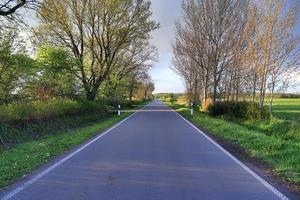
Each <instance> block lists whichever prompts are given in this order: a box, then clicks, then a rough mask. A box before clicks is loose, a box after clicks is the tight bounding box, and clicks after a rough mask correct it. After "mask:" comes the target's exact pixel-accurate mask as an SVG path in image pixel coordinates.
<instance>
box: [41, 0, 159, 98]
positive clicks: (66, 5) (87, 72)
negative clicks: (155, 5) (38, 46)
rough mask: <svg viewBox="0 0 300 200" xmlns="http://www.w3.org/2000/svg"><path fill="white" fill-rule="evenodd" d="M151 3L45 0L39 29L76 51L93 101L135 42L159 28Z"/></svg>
mask: <svg viewBox="0 0 300 200" xmlns="http://www.w3.org/2000/svg"><path fill="white" fill-rule="evenodd" d="M150 5H151V3H150V1H148V0H126V1H123V0H116V1H106V0H79V1H78V0H62V1H56V0H44V2H43V3H42V6H41V9H40V10H39V13H38V17H39V19H40V20H41V24H40V26H39V28H38V32H39V33H40V34H41V35H42V36H43V37H44V39H46V40H47V41H48V42H49V43H53V44H57V45H59V46H61V47H66V48H68V49H69V50H70V52H72V53H73V56H74V57H75V58H76V59H77V60H78V62H79V73H77V76H78V78H80V80H81V82H82V85H83V88H84V90H85V93H86V98H87V99H88V100H91V101H93V100H95V98H96V96H97V93H98V89H99V87H100V85H101V84H102V83H103V82H104V81H105V80H107V79H108V78H109V77H110V75H111V74H112V73H113V72H114V71H115V70H116V69H119V68H120V67H122V66H121V65H120V64H121V62H120V61H122V60H123V58H122V57H123V56H124V54H126V53H127V50H128V49H130V48H131V47H132V46H133V44H134V42H135V41H139V42H141V41H147V40H149V39H150V32H151V31H153V30H155V29H156V28H158V24H157V23H155V22H154V21H152V20H151V19H150V17H151V14H152V13H151V11H150Z"/></svg>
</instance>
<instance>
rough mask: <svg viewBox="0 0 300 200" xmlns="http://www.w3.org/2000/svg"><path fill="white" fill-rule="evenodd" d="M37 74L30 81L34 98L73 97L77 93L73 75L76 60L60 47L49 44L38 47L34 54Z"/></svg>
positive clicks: (76, 82) (76, 81)
mask: <svg viewBox="0 0 300 200" xmlns="http://www.w3.org/2000/svg"><path fill="white" fill-rule="evenodd" d="M36 60H37V63H38V69H37V72H36V73H37V75H36V78H35V79H34V80H32V82H31V83H30V90H31V93H33V94H34V96H35V97H36V98H39V99H47V98H51V97H68V98H74V97H75V96H76V94H77V93H78V87H79V84H78V80H77V79H76V76H75V75H74V71H75V70H76V61H75V59H73V58H72V56H71V55H70V54H69V53H68V52H66V51H65V50H64V49H62V48H54V47H51V46H49V45H43V46H41V47H39V49H38V51H37V55H36Z"/></svg>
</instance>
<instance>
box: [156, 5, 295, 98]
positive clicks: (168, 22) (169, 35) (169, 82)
mask: <svg viewBox="0 0 300 200" xmlns="http://www.w3.org/2000/svg"><path fill="white" fill-rule="evenodd" d="M289 1H298V0H289ZM151 2H152V12H153V19H154V20H156V21H157V22H159V23H160V25H161V27H160V29H158V30H156V31H154V32H153V34H152V37H153V38H152V44H153V45H155V46H156V47H157V48H158V52H159V60H158V62H156V63H154V66H153V68H152V70H151V72H150V74H151V77H152V80H153V81H154V84H155V91H154V93H161V92H171V93H180V92H184V91H185V87H184V84H183V80H182V79H181V78H180V76H178V75H177V74H176V73H175V72H174V71H172V69H171V68H170V67H171V66H172V56H173V54H172V45H171V44H172V41H173V39H174V32H175V27H174V24H175V20H177V19H179V18H180V16H181V0H151ZM296 31H297V32H298V33H300V21H299V22H298V24H297V28H296ZM297 82H298V83H296V85H297V86H296V87H293V88H289V89H288V91H287V92H299V93H300V76H299V77H297Z"/></svg>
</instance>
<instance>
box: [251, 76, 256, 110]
mask: <svg viewBox="0 0 300 200" xmlns="http://www.w3.org/2000/svg"><path fill="white" fill-rule="evenodd" d="M256 81H257V75H256V73H255V75H254V83H253V93H252V103H253V104H254V102H255V96H256Z"/></svg>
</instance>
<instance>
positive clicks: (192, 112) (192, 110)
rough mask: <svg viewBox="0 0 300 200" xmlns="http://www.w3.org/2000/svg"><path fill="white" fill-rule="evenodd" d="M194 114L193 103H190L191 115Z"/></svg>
mask: <svg viewBox="0 0 300 200" xmlns="http://www.w3.org/2000/svg"><path fill="white" fill-rule="evenodd" d="M193 114H194V109H193V103H191V115H193Z"/></svg>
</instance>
